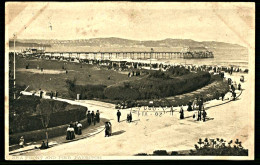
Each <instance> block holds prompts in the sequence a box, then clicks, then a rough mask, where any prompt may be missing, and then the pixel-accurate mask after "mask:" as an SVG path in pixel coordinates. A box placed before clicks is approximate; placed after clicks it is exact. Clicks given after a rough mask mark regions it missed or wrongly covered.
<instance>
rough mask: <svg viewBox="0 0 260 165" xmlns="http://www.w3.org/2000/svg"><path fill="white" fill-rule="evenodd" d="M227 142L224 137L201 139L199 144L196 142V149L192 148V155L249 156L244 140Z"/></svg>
mask: <svg viewBox="0 0 260 165" xmlns="http://www.w3.org/2000/svg"><path fill="white" fill-rule="evenodd" d="M232 143H233V141H232V140H230V141H229V142H226V141H225V140H224V139H219V138H217V139H210V140H209V139H208V138H205V140H204V141H203V140H202V139H199V141H198V145H197V144H195V145H194V146H195V149H196V150H195V151H193V150H191V152H190V155H212V156H248V150H247V149H244V148H243V146H242V142H241V141H239V140H238V139H236V141H235V142H234V143H235V144H234V145H233V146H232Z"/></svg>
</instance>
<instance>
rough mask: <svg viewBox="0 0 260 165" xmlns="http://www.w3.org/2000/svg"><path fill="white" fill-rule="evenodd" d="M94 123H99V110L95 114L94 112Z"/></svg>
mask: <svg viewBox="0 0 260 165" xmlns="http://www.w3.org/2000/svg"><path fill="white" fill-rule="evenodd" d="M96 121H97V123H99V121H100V114H99V110H97V112H96Z"/></svg>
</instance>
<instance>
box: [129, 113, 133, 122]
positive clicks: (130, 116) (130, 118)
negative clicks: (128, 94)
mask: <svg viewBox="0 0 260 165" xmlns="http://www.w3.org/2000/svg"><path fill="white" fill-rule="evenodd" d="M132 119H133V118H132V113H131V112H130V114H129V121H130V123H131V122H132Z"/></svg>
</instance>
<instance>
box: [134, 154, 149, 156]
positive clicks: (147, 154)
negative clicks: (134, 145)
mask: <svg viewBox="0 0 260 165" xmlns="http://www.w3.org/2000/svg"><path fill="white" fill-rule="evenodd" d="M135 156H148V154H147V153H138V154H135Z"/></svg>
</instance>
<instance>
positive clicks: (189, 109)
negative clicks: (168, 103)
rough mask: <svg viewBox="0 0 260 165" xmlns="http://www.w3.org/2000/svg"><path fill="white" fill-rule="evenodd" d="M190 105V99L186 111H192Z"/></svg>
mask: <svg viewBox="0 0 260 165" xmlns="http://www.w3.org/2000/svg"><path fill="white" fill-rule="evenodd" d="M191 106H192V103H191V101H189V103H188V109H187V111H192V107H191Z"/></svg>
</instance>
